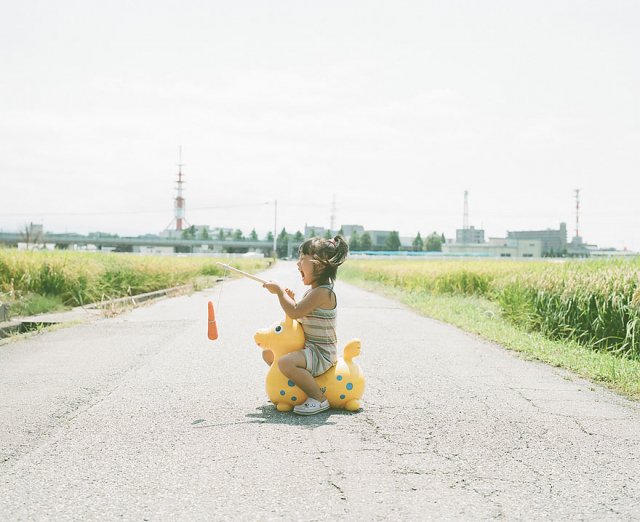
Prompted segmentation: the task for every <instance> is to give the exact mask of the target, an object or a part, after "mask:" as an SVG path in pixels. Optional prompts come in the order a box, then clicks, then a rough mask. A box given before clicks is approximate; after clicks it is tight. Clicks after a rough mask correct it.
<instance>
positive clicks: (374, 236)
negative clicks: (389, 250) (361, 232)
mask: <svg viewBox="0 0 640 522" xmlns="http://www.w3.org/2000/svg"><path fill="white" fill-rule="evenodd" d="M367 232H368V233H369V236H371V247H372V248H373V249H378V248H384V247H385V246H386V245H387V239H388V238H389V236H391V230H367Z"/></svg>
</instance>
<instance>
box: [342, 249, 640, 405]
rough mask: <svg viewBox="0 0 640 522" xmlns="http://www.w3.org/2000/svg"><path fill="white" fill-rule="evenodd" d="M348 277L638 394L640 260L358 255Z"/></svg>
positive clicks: (505, 343)
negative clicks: (415, 258) (362, 257)
mask: <svg viewBox="0 0 640 522" xmlns="http://www.w3.org/2000/svg"><path fill="white" fill-rule="evenodd" d="M340 275H341V277H343V278H344V279H346V280H347V281H349V282H352V283H356V284H360V285H361V286H365V287H367V288H369V289H372V290H377V291H384V292H385V293H387V294H388V295H392V296H394V297H395V298H397V299H399V300H401V301H403V302H404V303H406V304H408V305H409V306H411V307H413V308H414V309H416V310H418V311H419V312H421V313H423V314H424V315H428V316H430V317H434V318H436V319H440V320H442V321H445V322H449V323H451V324H454V325H456V326H458V327H460V328H462V329H464V330H467V331H470V332H473V333H475V334H478V335H481V336H482V337H484V338H486V339H489V340H492V341H495V342H497V343H499V344H501V345H503V346H505V347H507V348H509V349H512V350H517V351H519V352H523V353H525V354H526V355H527V356H528V357H531V358H535V359H538V360H541V361H543V362H546V363H549V364H552V365H555V366H559V367H563V368H567V369H569V370H571V371H573V372H575V373H577V374H579V375H581V376H583V377H586V378H588V379H591V380H593V381H597V382H601V383H604V384H606V385H607V386H609V387H611V388H613V389H615V390H617V391H619V392H622V393H624V394H625V395H628V396H630V397H633V398H635V399H640V260H638V259H635V260H631V261H628V260H627V261H577V262H566V263H551V262H548V261H535V262H518V261H489V260H486V261H485V260H483V261H474V260H464V261H457V260H456V261H442V260H430V261H408V260H407V261H404V260H394V261H390V260H350V261H349V263H346V264H345V265H344V268H343V269H342V271H341V274H340Z"/></svg>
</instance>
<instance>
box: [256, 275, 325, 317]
mask: <svg viewBox="0 0 640 522" xmlns="http://www.w3.org/2000/svg"><path fill="white" fill-rule="evenodd" d="M263 286H264V287H265V288H266V289H267V290H269V292H271V293H272V294H276V295H277V296H278V301H280V306H281V307H282V309H283V310H284V313H285V314H287V315H288V316H289V317H291V319H299V318H300V317H304V316H305V315H309V314H310V313H311V312H312V311H313V310H315V309H316V308H318V307H320V306H323V305H325V304H326V303H325V301H326V297H325V295H323V293H322V292H316V291H315V290H312V291H311V292H309V293H308V294H307V295H306V296H305V297H304V298H303V299H302V301H300V302H299V303H296V302H295V300H294V298H293V292H291V290H289V289H288V288H282V287H281V286H280V285H279V284H278V283H276V282H274V281H269V282H268V283H265V284H264V285H263Z"/></svg>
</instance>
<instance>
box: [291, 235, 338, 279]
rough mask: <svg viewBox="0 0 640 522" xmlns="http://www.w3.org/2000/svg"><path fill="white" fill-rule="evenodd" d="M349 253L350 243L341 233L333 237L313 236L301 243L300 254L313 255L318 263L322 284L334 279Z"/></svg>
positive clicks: (317, 269)
mask: <svg viewBox="0 0 640 522" xmlns="http://www.w3.org/2000/svg"><path fill="white" fill-rule="evenodd" d="M348 253H349V244H348V243H347V241H346V240H345V238H344V237H342V236H341V235H340V234H338V235H337V236H335V237H334V238H333V239H327V238H323V237H312V238H311V239H307V240H306V241H305V242H304V243H302V245H300V249H299V254H300V255H306V256H311V257H313V260H314V262H315V263H317V265H319V266H317V267H316V274H317V279H318V281H320V282H321V283H322V284H325V283H326V282H330V281H334V280H335V278H336V275H337V271H338V267H339V266H340V265H341V264H342V263H344V261H345V259H347V254H348Z"/></svg>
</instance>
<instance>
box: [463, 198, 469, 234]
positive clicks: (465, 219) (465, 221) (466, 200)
mask: <svg viewBox="0 0 640 522" xmlns="http://www.w3.org/2000/svg"><path fill="white" fill-rule="evenodd" d="M462 228H463V230H467V229H468V228H469V192H468V191H466V190H465V191H464V214H463V215H462Z"/></svg>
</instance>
